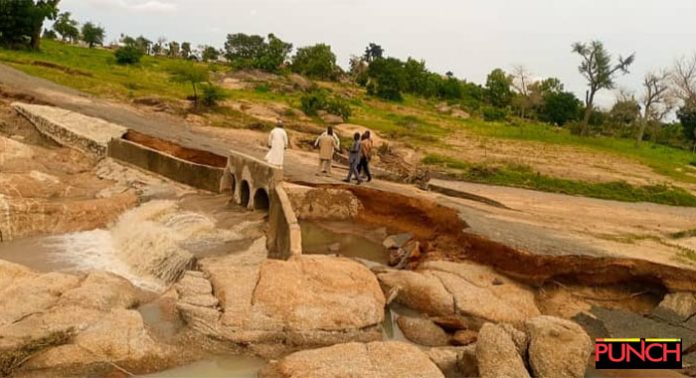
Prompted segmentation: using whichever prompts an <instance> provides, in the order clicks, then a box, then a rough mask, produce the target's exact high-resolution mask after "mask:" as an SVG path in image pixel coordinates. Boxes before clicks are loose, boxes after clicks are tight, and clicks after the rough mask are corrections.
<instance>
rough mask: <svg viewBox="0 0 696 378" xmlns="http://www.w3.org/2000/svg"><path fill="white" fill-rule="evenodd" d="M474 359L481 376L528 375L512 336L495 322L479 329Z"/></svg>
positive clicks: (511, 377)
mask: <svg viewBox="0 0 696 378" xmlns="http://www.w3.org/2000/svg"><path fill="white" fill-rule="evenodd" d="M476 360H477V361H478V369H479V373H480V376H481V378H499V377H507V378H517V377H520V378H527V377H529V373H528V372H527V369H526V368H525V366H524V361H523V360H522V357H521V356H520V354H519V353H518V352H517V347H516V346H515V343H514V342H513V341H512V338H511V337H510V335H509V334H508V333H507V332H506V331H505V330H504V329H503V328H502V327H500V326H497V325H495V324H491V323H486V324H484V325H483V327H482V328H481V331H479V335H478V341H477V343H476Z"/></svg>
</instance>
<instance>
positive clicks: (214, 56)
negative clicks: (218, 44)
mask: <svg viewBox="0 0 696 378" xmlns="http://www.w3.org/2000/svg"><path fill="white" fill-rule="evenodd" d="M219 58H220V52H219V51H218V50H217V49H216V48H215V47H213V46H203V48H202V52H201V59H203V61H204V62H208V61H211V60H213V61H214V60H218V59H219Z"/></svg>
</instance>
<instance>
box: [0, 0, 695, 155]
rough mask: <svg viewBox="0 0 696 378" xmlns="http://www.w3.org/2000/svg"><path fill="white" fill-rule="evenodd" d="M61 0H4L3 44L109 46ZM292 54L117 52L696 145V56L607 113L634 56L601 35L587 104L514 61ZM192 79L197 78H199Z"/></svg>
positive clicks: (238, 37) (588, 75) (133, 44)
mask: <svg viewBox="0 0 696 378" xmlns="http://www.w3.org/2000/svg"><path fill="white" fill-rule="evenodd" d="M58 1H59V0H38V1H33V0H13V1H0V43H2V44H3V45H5V46H10V47H23V46H26V47H31V48H38V47H39V44H40V38H39V36H40V35H41V30H42V24H43V22H44V20H46V19H48V20H55V22H54V23H53V26H52V28H50V29H46V30H45V31H44V34H43V35H44V37H45V38H60V39H61V40H63V41H65V42H72V43H75V42H83V43H85V44H86V45H88V46H90V47H93V46H96V45H102V44H103V43H104V35H105V31H104V29H103V28H102V27H100V26H97V25H95V24H94V23H92V22H87V23H85V24H83V25H82V26H81V27H80V25H79V23H78V22H77V21H76V20H73V19H72V17H71V15H70V13H69V12H64V13H59V12H58V8H57V5H58ZM292 52H293V45H292V43H289V42H286V41H283V40H282V39H280V38H279V37H277V36H276V35H274V34H268V35H267V36H265V37H264V36H260V35H248V34H243V33H236V34H229V35H228V36H227V38H226V41H225V43H224V46H223V48H222V49H217V48H215V47H213V46H198V47H197V48H193V47H192V46H191V44H190V43H188V42H181V43H179V42H176V41H167V40H166V39H165V38H159V39H158V40H157V41H155V42H153V41H151V40H149V39H147V38H145V37H143V36H139V37H135V38H133V37H130V36H124V35H122V36H121V39H120V40H119V42H118V49H117V50H116V53H115V56H116V61H117V62H118V63H121V64H133V63H137V62H138V61H139V60H140V57H141V56H142V55H153V56H167V57H171V58H181V59H185V60H200V61H220V62H225V63H227V64H229V65H231V66H232V67H234V68H237V69H258V70H263V71H267V72H273V73H283V72H295V73H298V74H302V75H305V76H307V77H310V78H314V79H318V80H333V81H352V82H354V83H356V84H358V85H360V86H363V87H365V88H366V91H367V93H368V94H369V95H372V96H375V97H378V98H381V99H384V100H388V101H401V100H402V99H403V96H404V95H405V94H408V95H412V96H417V97H421V98H425V99H433V100H437V101H444V102H447V103H449V104H450V105H459V106H460V107H461V108H462V109H464V110H466V111H468V112H470V113H474V114H478V115H480V116H481V117H482V118H483V119H485V120H488V121H503V120H514V119H527V120H536V121H540V122H546V123H549V124H552V125H557V126H564V127H569V128H570V129H571V130H572V131H573V132H576V133H577V134H579V135H584V136H586V135H596V134H603V135H611V136H616V137H623V138H634V139H635V141H636V145H638V144H640V143H641V142H642V141H644V140H651V141H653V142H656V143H666V144H670V145H674V146H680V147H685V146H688V147H691V146H692V145H693V142H694V141H696V135H695V134H694V130H695V129H696V55H695V56H694V57H692V58H690V59H680V60H677V61H676V62H675V64H674V66H673V67H669V68H663V69H660V70H656V71H652V72H648V73H646V74H645V75H644V78H643V81H642V88H641V90H640V91H639V92H638V93H621V95H620V96H619V99H618V101H617V102H616V103H615V104H614V105H613V107H612V108H611V109H610V110H609V111H602V110H600V109H598V108H597V107H596V106H595V101H594V100H595V96H596V94H597V93H598V92H600V91H603V90H612V89H615V82H616V79H617V78H618V77H619V76H620V75H624V74H628V73H629V68H630V66H631V65H632V63H633V62H634V60H635V55H634V54H631V55H629V56H628V57H626V58H623V57H621V56H619V57H618V59H613V58H612V55H611V54H610V53H609V52H608V51H607V50H606V49H605V48H604V45H603V44H602V43H601V42H599V41H591V42H588V43H580V42H578V43H574V44H573V45H572V46H571V53H573V54H577V56H578V57H579V61H580V63H579V65H578V71H579V74H581V75H582V76H583V77H584V78H585V79H586V81H587V92H586V95H585V98H584V99H583V100H584V101H581V100H580V99H578V98H577V97H576V96H575V95H574V94H573V93H571V92H569V91H566V90H565V88H564V85H563V83H562V82H561V81H560V80H559V79H557V78H538V77H537V76H535V75H533V74H532V73H531V72H529V71H528V70H527V69H525V68H524V67H523V66H516V67H513V68H512V70H510V71H509V72H506V71H505V70H503V69H500V68H496V69H494V70H492V71H491V72H490V74H489V75H488V76H487V79H486V82H485V83H483V84H476V83H472V82H469V81H467V80H463V79H460V78H457V77H456V76H455V75H454V74H453V73H452V72H447V73H446V74H444V75H441V74H439V73H436V72H432V71H430V70H428V69H427V66H426V62H425V61H423V60H416V59H413V58H407V59H406V60H405V61H404V60H401V59H398V58H395V57H387V56H385V51H384V49H383V48H382V47H381V46H379V45H377V44H375V43H370V44H369V45H368V46H367V48H366V49H365V51H364V53H362V54H360V55H357V56H353V57H352V58H351V60H350V66H349V69H348V70H347V71H344V70H343V69H341V67H340V66H339V65H338V64H337V63H336V55H335V54H334V53H333V51H332V49H331V46H329V45H327V44H323V43H320V44H315V45H311V46H304V47H300V48H298V49H297V50H296V51H295V53H294V54H292ZM190 76H191V78H192V79H195V76H197V75H190ZM198 76H200V75H198ZM194 91H195V88H194ZM308 96H309V97H307V98H306V99H305V101H303V107H304V105H305V104H306V105H307V106H306V107H307V111H309V112H310V113H312V112H316V111H317V109H325V108H329V109H333V111H334V112H335V113H341V114H344V115H345V114H349V113H350V108H349V107H348V106H347V105H346V104H345V103H342V102H341V99H337V98H333V97H331V96H328V95H327V94H326V93H312V94H309V95H308ZM339 105H340V106H339ZM339 110H340V111H339ZM670 114H676V115H677V117H678V119H679V121H680V122H679V123H666V122H665V119H666V118H667V116H668V115H670Z"/></svg>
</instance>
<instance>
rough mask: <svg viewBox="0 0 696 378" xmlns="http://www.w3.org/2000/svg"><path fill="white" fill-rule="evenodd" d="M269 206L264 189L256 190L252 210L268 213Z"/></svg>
mask: <svg viewBox="0 0 696 378" xmlns="http://www.w3.org/2000/svg"><path fill="white" fill-rule="evenodd" d="M270 204H271V203H270V200H269V198H268V192H266V189H263V188H261V189H257V190H256V193H255V194H254V210H261V211H268V209H269V208H270Z"/></svg>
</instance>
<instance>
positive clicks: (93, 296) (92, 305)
mask: <svg viewBox="0 0 696 378" xmlns="http://www.w3.org/2000/svg"><path fill="white" fill-rule="evenodd" d="M137 303H138V291H137V289H136V288H135V287H133V286H132V285H131V284H130V282H128V281H126V280H125V279H123V278H121V277H118V276H115V275H113V274H110V273H102V272H94V273H90V274H88V275H86V276H83V277H80V276H74V275H69V274H62V273H46V274H40V273H36V272H33V271H31V270H29V269H26V268H24V267H21V266H18V265H16V264H11V263H8V262H4V261H1V260H0V335H2V337H0V369H2V370H3V371H2V373H3V374H11V373H13V371H15V370H19V371H24V372H31V371H45V370H46V369H51V371H53V370H55V369H57V370H61V369H63V370H65V371H70V372H71V374H77V375H80V372H81V371H85V369H90V368H91V367H93V366H95V365H96V366H105V365H109V366H110V365H111V364H116V365H118V366H122V367H125V368H128V369H130V370H132V371H146V370H148V369H149V368H151V366H152V364H154V363H157V361H166V360H168V359H169V357H171V355H172V353H173V351H172V350H171V349H170V348H169V347H165V346H163V345H160V344H158V343H157V342H156V341H155V339H154V338H153V337H151V335H150V334H149V331H148V330H147V328H146V327H145V325H144V324H143V319H142V317H141V316H140V313H138V312H137V311H135V310H131V309H130V308H132V307H133V306H135V305H136V304H137ZM29 356H31V358H28V357H29ZM90 371H91V370H90ZM0 375H1V374H0Z"/></svg>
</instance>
